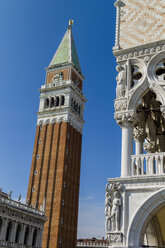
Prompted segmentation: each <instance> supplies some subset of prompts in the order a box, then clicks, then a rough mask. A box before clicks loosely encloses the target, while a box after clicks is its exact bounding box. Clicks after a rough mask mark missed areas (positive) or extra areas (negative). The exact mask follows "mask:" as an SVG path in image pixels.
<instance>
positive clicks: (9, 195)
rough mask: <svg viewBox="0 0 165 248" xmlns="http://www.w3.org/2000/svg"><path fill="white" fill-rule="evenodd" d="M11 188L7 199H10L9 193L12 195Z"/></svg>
mask: <svg viewBox="0 0 165 248" xmlns="http://www.w3.org/2000/svg"><path fill="white" fill-rule="evenodd" d="M12 193H13V192H12V190H10V192H9V194H8V199H9V200H10V199H11V195H12Z"/></svg>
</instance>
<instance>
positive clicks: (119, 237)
mask: <svg viewBox="0 0 165 248" xmlns="http://www.w3.org/2000/svg"><path fill="white" fill-rule="evenodd" d="M108 240H109V241H110V243H113V244H120V243H122V242H123V234H122V233H111V234H108Z"/></svg>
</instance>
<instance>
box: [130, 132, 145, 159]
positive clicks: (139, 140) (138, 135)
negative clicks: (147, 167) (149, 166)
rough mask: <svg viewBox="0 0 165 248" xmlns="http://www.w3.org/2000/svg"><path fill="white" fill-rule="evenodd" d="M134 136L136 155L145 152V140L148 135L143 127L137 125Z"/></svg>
mask: <svg viewBox="0 0 165 248" xmlns="http://www.w3.org/2000/svg"><path fill="white" fill-rule="evenodd" d="M133 137H134V140H135V153H136V155H139V154H143V142H144V139H145V137H146V136H145V133H144V130H143V128H141V127H135V128H134V130H133Z"/></svg>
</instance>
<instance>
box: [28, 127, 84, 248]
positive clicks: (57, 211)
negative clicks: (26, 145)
mask: <svg viewBox="0 0 165 248" xmlns="http://www.w3.org/2000/svg"><path fill="white" fill-rule="evenodd" d="M39 139H41V143H40V144H39V142H38V141H39ZM81 141H82V135H81V134H80V133H79V132H78V131H77V130H75V129H74V128H73V127H72V126H71V125H70V124H68V123H56V124H48V125H43V129H42V130H41V129H40V127H37V131H36V138H35V144H34V151H33V158H32V166H31V173H30V179H29V187H28V194H27V198H28V199H29V200H30V204H32V205H34V204H35V203H36V201H37V202H38V208H40V206H41V205H42V204H43V201H44V197H46V216H47V218H48V221H47V222H46V223H45V226H44V233H43V243H42V247H43V248H57V247H58V248H70V247H72V248H74V247H76V238H77V218H78V200H79V181H80V163H81ZM67 150H68V153H67ZM37 155H40V157H39V159H36V156H37ZM66 165H67V168H66ZM35 170H38V173H37V175H34V171H35ZM64 182H65V183H66V187H64ZM32 187H35V192H32ZM63 201H64V204H63ZM61 218H63V223H62V224H61ZM60 240H61V242H60Z"/></svg>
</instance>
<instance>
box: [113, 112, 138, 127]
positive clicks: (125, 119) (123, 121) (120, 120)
mask: <svg viewBox="0 0 165 248" xmlns="http://www.w3.org/2000/svg"><path fill="white" fill-rule="evenodd" d="M136 116H137V114H136V113H135V112H134V111H129V112H124V113H115V116H114V117H115V120H116V122H117V124H119V125H120V126H130V125H131V124H132V123H133V122H134V121H135V119H136Z"/></svg>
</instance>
